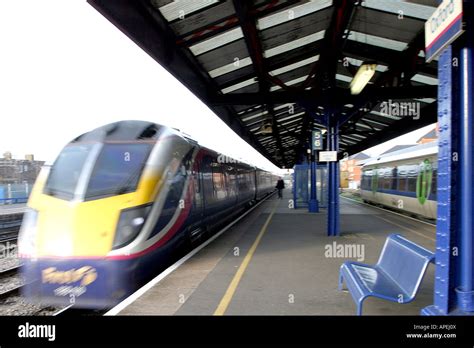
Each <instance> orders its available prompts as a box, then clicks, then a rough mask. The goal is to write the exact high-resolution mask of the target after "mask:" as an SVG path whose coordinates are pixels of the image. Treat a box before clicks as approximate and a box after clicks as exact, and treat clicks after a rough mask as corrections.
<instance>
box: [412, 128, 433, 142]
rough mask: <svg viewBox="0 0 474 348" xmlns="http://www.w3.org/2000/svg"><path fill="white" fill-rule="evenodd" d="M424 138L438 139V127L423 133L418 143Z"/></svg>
mask: <svg viewBox="0 0 474 348" xmlns="http://www.w3.org/2000/svg"><path fill="white" fill-rule="evenodd" d="M423 139H438V134H437V133H436V129H435V128H433V129H432V130H430V131H429V132H428V133H426V134H425V135H423V136H422V137H421V138H420V139H418V141H417V143H419V142H420V141H422V140H423Z"/></svg>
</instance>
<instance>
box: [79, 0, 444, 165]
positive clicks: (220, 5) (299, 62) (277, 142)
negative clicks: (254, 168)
mask: <svg viewBox="0 0 474 348" xmlns="http://www.w3.org/2000/svg"><path fill="white" fill-rule="evenodd" d="M88 2H89V3H90V4H92V5H93V6H94V7H95V8H96V9H97V10H98V11H100V12H101V13H102V14H103V15H104V16H105V17H107V18H108V19H109V20H110V21H111V22H112V23H114V24H115V25H116V26H117V27H118V28H119V29H120V30H122V31H123V32H124V33H125V34H126V35H128V36H129V37H130V38H131V39H132V40H133V41H134V42H135V43H137V44H138V45H139V46H140V47H141V48H143V49H144V50H145V51H146V52H147V53H149V54H150V55H151V56H152V57H153V58H154V59H155V60H156V61H157V62H159V63H160V64H161V65H162V66H163V67H165V68H166V69H167V70H168V71H169V72H170V73H171V74H173V75H174V76H175V77H176V78H177V79H178V80H180V81H181V82H182V83H183V84H184V85H185V86H186V87H187V88H188V89H190V90H191V91H192V92H193V93H194V94H195V95H196V96H197V97H198V98H200V99H201V100H202V101H203V102H204V103H205V104H207V105H208V106H209V107H210V108H211V109H212V111H214V112H215V113H216V114H217V115H218V116H219V117H220V118H221V119H222V120H223V121H224V122H225V123H226V124H227V125H229V127H231V128H232V129H233V130H234V131H235V132H236V133H237V134H238V135H239V136H241V137H242V138H243V139H244V140H246V141H247V142H248V143H249V144H250V145H252V146H253V147H254V148H255V149H257V150H258V151H259V152H260V153H262V154H263V155H264V156H265V157H267V158H268V159H269V160H270V161H271V162H273V163H274V164H276V165H277V166H280V167H281V166H285V167H287V168H288V167H291V166H293V164H295V163H298V162H299V161H300V160H301V158H304V156H305V153H306V149H307V148H308V147H309V139H310V132H311V131H312V130H313V129H315V128H320V129H324V128H327V124H328V122H329V121H331V122H336V119H337V122H338V123H339V124H340V132H339V134H340V141H339V150H340V153H341V154H342V153H348V154H349V155H351V154H355V153H358V152H360V151H362V150H364V149H366V148H370V147H372V146H374V145H376V144H379V143H382V142H384V141H387V140H389V139H392V138H395V137H397V136H399V135H401V134H404V133H406V132H409V131H411V130H415V129H418V128H420V127H422V126H425V125H428V124H431V123H434V122H435V121H436V117H437V115H436V103H435V98H436V91H437V86H436V85H437V83H438V82H437V61H436V60H434V61H432V62H431V63H429V64H427V63H426V62H425V59H424V54H423V48H424V23H425V21H426V20H427V18H429V17H430V15H431V14H432V13H433V12H434V10H435V8H436V6H437V5H438V3H437V1H436V0H412V1H400V0H365V1H351V0H320V1H308V0H288V1H287V0H254V1H241V0H227V1H217V0H202V1H201V0H194V1H183V0H179V1H178V0H176V1H172V0H114V1H108V0H88ZM400 16H403V20H401V19H400ZM364 61H371V62H376V63H377V71H376V73H375V76H374V77H373V78H372V80H371V81H372V83H371V84H370V85H368V86H367V87H366V88H365V90H364V91H363V92H362V93H361V94H359V95H358V96H354V95H351V94H350V92H349V88H348V87H349V84H350V82H351V80H352V77H353V76H354V74H355V72H356V71H357V69H358V68H359V66H360V65H361V64H362V63H363V62H364ZM130 68H132V67H130ZM388 99H390V100H393V101H417V102H419V103H420V105H421V109H420V113H421V115H419V117H416V118H410V117H402V116H399V115H395V114H391V113H386V112H384V111H383V109H382V106H383V104H382V103H383V102H384V101H387V100H388Z"/></svg>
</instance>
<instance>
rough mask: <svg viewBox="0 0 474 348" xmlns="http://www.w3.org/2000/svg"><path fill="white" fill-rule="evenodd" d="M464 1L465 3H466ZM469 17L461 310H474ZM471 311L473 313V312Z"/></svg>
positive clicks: (463, 70) (463, 75) (463, 60)
mask: <svg viewBox="0 0 474 348" xmlns="http://www.w3.org/2000/svg"><path fill="white" fill-rule="evenodd" d="M466 5H467V3H466ZM466 20H467V21H468V23H467V26H466V29H468V30H467V32H466V34H465V35H466V38H465V40H466V42H465V44H464V47H462V48H461V50H460V55H459V60H460V80H461V96H460V99H461V100H460V101H461V105H460V114H461V118H460V120H461V122H460V123H461V129H460V142H461V144H460V145H461V146H460V154H459V155H460V156H459V160H460V161H459V165H460V174H461V180H460V182H461V188H462V189H461V192H460V194H461V195H460V198H461V200H460V206H459V208H460V214H461V216H460V230H459V232H460V235H459V257H460V260H459V261H460V263H459V280H460V281H459V286H458V287H457V288H456V294H457V303H458V305H459V309H460V310H461V311H463V312H474V287H473V276H474V275H473V266H472V263H473V256H474V255H473V236H472V234H473V226H474V225H473V216H472V215H473V213H474V211H473V195H474V187H473V184H474V180H473V177H472V175H473V165H474V160H473V155H474V151H473V145H474V142H473V140H474V139H473V133H472V132H473V129H474V127H473V124H472V122H474V115H473V114H472V111H473V109H472V102H473V101H472V98H473V93H472V89H473V87H474V84H473V76H472V64H473V61H472V50H473V44H474V40H473V32H472V31H473V29H474V28H473V26H472V25H471V23H469V22H471V20H472V18H470V16H469V12H467V18H466ZM473 314H474V313H473Z"/></svg>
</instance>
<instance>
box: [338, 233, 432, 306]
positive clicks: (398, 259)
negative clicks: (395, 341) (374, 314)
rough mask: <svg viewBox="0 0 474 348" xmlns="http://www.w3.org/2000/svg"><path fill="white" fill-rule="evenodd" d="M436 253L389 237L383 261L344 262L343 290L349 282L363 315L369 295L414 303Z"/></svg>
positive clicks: (342, 269)
mask: <svg viewBox="0 0 474 348" xmlns="http://www.w3.org/2000/svg"><path fill="white" fill-rule="evenodd" d="M433 261H434V254H433V253H432V252H431V251H429V250H427V249H425V248H423V247H421V246H419V245H417V244H415V243H413V242H411V241H409V240H408V239H406V238H404V237H402V236H401V235H399V234H391V235H389V236H388V237H387V240H386V241H385V245H384V247H383V249H382V253H381V254H380V257H379V260H378V261H377V263H376V264H375V265H373V266H371V265H366V264H362V263H359V262H350V261H348V262H344V263H343V264H342V266H341V269H340V272H339V290H342V285H343V282H344V281H345V282H346V285H347V289H348V290H349V292H350V294H351V295H352V298H353V299H354V301H355V303H356V305H357V315H361V314H362V303H363V301H364V300H365V299H366V298H367V297H368V296H374V297H379V298H382V299H385V300H389V301H394V302H399V303H408V302H411V301H413V299H414V298H415V295H416V293H417V291H418V288H419V286H420V284H421V281H422V279H423V276H424V274H425V271H426V269H427V268H428V265H429V263H430V262H433Z"/></svg>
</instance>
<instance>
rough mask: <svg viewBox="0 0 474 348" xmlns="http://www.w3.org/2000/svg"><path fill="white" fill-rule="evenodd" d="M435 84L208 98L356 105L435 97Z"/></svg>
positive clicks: (218, 101)
mask: <svg viewBox="0 0 474 348" xmlns="http://www.w3.org/2000/svg"><path fill="white" fill-rule="evenodd" d="M437 91H438V88H437V86H406V87H373V86H367V87H366V88H365V89H364V91H363V92H362V93H361V94H359V95H357V96H354V95H351V94H350V90H348V89H345V88H335V89H332V90H326V91H323V92H319V93H317V92H314V91H312V90H305V91H293V90H290V91H278V92H272V93H269V94H267V95H265V94H263V95H262V94H260V93H229V94H224V95H218V96H214V97H213V98H210V100H209V102H210V104H211V105H254V104H285V103H302V102H303V103H306V106H310V105H312V106H315V107H316V106H319V105H324V104H326V103H327V101H328V100H333V101H334V102H337V104H339V105H345V104H357V103H358V102H360V101H361V100H364V101H383V100H388V99H392V100H396V99H411V98H436V96H437Z"/></svg>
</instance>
